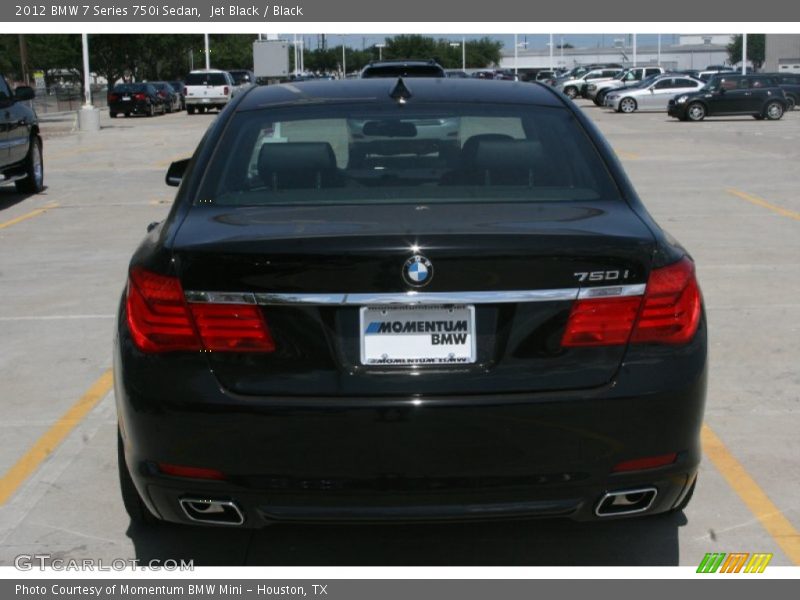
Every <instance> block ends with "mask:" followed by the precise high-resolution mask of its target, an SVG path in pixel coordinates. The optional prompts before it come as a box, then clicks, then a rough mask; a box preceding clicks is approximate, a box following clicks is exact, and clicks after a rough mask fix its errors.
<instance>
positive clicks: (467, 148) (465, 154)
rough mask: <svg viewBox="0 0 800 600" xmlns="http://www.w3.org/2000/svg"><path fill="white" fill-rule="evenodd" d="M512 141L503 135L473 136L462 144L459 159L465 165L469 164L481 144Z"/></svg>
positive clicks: (486, 134)
mask: <svg viewBox="0 0 800 600" xmlns="http://www.w3.org/2000/svg"><path fill="white" fill-rule="evenodd" d="M513 139H514V138H512V137H511V136H510V135H506V134H505V133H479V134H478V135H473V136H472V137H469V138H467V141H466V142H464V146H463V147H462V148H461V158H462V160H463V161H464V162H466V163H467V164H471V163H473V162H474V161H475V155H476V154H477V152H478V146H479V145H480V144H482V143H483V142H505V141H508V142H510V141H512V140H513Z"/></svg>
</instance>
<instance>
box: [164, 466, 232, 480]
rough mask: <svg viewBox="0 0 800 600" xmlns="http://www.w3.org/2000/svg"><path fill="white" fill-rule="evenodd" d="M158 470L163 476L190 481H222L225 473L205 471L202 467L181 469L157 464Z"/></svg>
mask: <svg viewBox="0 0 800 600" xmlns="http://www.w3.org/2000/svg"><path fill="white" fill-rule="evenodd" d="M158 470H159V471H160V472H161V473H163V474H164V475H171V476H173V477H188V478H190V479H215V480H224V479H225V473H223V472H222V471H217V470H216V469H205V468H203V467H182V466H180V465H170V464H167V463H158Z"/></svg>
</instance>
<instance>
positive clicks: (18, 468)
mask: <svg viewBox="0 0 800 600" xmlns="http://www.w3.org/2000/svg"><path fill="white" fill-rule="evenodd" d="M112 384H113V375H112V374H111V369H109V370H108V371H106V372H105V373H103V374H102V375H101V376H100V378H99V379H98V380H97V381H95V382H94V383H93V384H92V387H90V388H89V389H88V390H87V391H86V393H85V394H84V395H83V396H81V398H80V399H79V400H78V401H77V402H76V403H75V404H73V405H72V407H71V408H70V409H69V410H68V411H67V412H66V413H64V415H63V416H62V417H61V418H60V419H59V420H58V421H56V423H55V424H53V426H52V427H50V429H48V430H47V431H46V432H45V434H44V435H43V436H42V437H40V438H39V439H38V440H37V441H36V443H35V444H34V445H33V446H31V448H30V449H29V450H28V451H27V452H26V453H25V455H24V456H23V457H22V458H20V459H19V460H18V461H17V462H16V464H15V465H14V466H13V467H11V468H10V469H9V470H8V472H7V473H6V474H5V475H3V478H2V479H0V506H3V505H4V504H5V503H6V501H7V500H8V499H9V498H10V497H11V496H13V495H14V493H15V492H16V491H17V490H18V489H19V487H20V486H21V485H22V484H23V483H25V480H27V479H28V477H30V476H31V475H32V474H33V473H34V472H35V471H36V469H38V468H39V465H41V464H42V462H44V460H45V459H46V458H47V457H48V456H50V454H51V453H52V452H53V450H55V449H56V448H57V447H58V445H59V444H60V443H61V442H62V441H64V438H66V437H67V435H69V433H70V432H71V431H72V430H73V429H74V428H75V426H76V425H77V424H78V423H80V422H81V421H82V420H83V418H84V417H85V416H86V415H87V414H88V413H89V411H90V410H92V409H93V408H94V407H95V405H97V403H98V402H100V400H102V399H103V397H104V396H105V395H106V394H107V393H108V392H109V390H110V389H111V385H112Z"/></svg>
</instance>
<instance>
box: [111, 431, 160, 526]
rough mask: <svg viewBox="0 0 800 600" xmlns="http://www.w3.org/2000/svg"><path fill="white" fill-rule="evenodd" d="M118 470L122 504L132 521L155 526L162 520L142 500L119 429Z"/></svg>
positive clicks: (137, 523)
mask: <svg viewBox="0 0 800 600" xmlns="http://www.w3.org/2000/svg"><path fill="white" fill-rule="evenodd" d="M117 470H118V471H119V489H120V492H121V493H122V504H123V505H124V506H125V512H127V513H128V516H129V517H130V518H131V522H132V523H135V524H136V525H146V526H153V525H158V524H160V523H161V521H160V520H159V519H158V518H156V517H155V515H153V513H151V512H150V509H149V508H147V506H146V505H145V503H144V500H142V497H141V496H140V495H139V492H138V490H137V489H136V486H135V485H134V483H133V479H132V478H131V474H130V472H129V471H128V465H127V464H126V463H125V448H124V447H123V445H122V435H120V433H119V430H117Z"/></svg>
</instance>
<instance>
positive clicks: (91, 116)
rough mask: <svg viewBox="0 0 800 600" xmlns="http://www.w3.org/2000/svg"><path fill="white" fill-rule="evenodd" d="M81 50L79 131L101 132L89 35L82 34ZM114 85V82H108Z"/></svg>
mask: <svg viewBox="0 0 800 600" xmlns="http://www.w3.org/2000/svg"><path fill="white" fill-rule="evenodd" d="M81 50H82V52H83V106H82V107H81V109H80V110H79V111H78V129H80V130H81V131H99V130H100V111H99V110H97V109H96V108H95V107H94V106H92V87H91V81H92V74H91V71H90V68H89V35H88V34H86V33H82V34H81ZM108 85H109V86H112V87H113V85H114V82H113V81H109V82H108Z"/></svg>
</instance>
